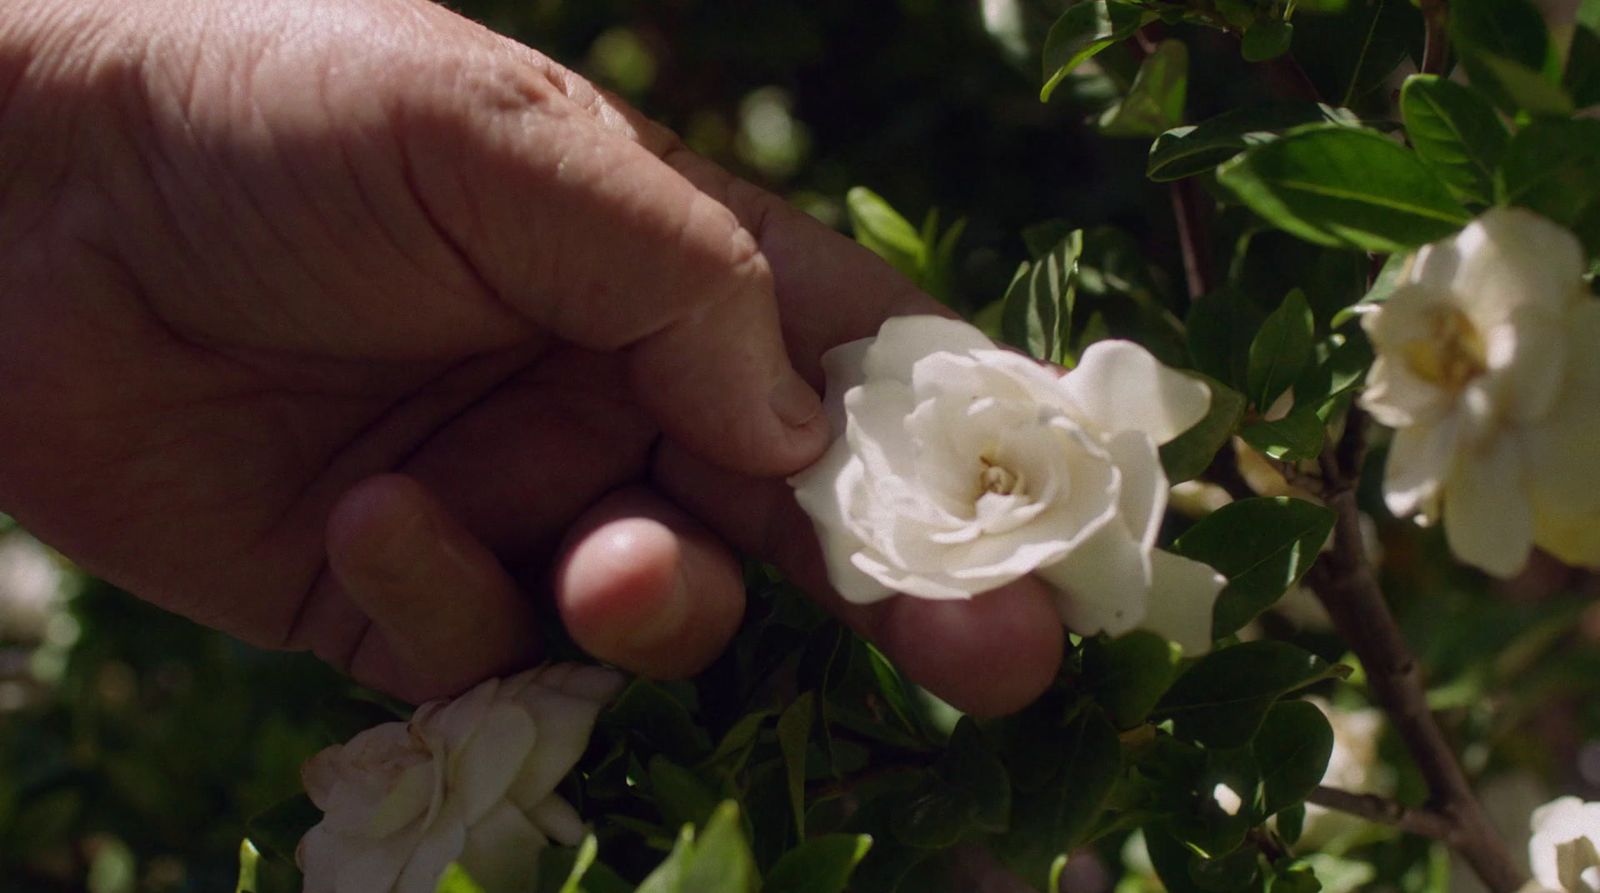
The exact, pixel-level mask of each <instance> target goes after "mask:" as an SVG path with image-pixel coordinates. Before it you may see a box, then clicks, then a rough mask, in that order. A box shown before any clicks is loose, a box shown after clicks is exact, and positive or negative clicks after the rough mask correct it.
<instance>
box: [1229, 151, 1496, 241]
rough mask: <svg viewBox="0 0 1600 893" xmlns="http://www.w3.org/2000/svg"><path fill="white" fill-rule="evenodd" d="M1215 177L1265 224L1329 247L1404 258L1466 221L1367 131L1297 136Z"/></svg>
mask: <svg viewBox="0 0 1600 893" xmlns="http://www.w3.org/2000/svg"><path fill="white" fill-rule="evenodd" d="M1217 176H1218V179H1219V181H1220V182H1221V183H1222V184H1223V185H1224V186H1226V187H1227V188H1228V189H1229V190H1230V191H1231V192H1233V194H1234V195H1236V196H1237V197H1238V198H1239V199H1240V201H1242V202H1244V203H1245V204H1246V205H1248V206H1249V207H1250V209H1251V210H1252V211H1255V212H1256V213H1257V214H1259V215H1261V216H1262V217H1263V218H1265V219H1266V220H1267V221H1268V222H1269V223H1272V224H1273V225H1275V226H1278V227H1280V228H1281V229H1284V230H1286V231H1288V232H1290V233H1293V234H1294V235H1297V236H1299V237H1301V238H1303V239H1306V240H1308V241H1311V242H1316V243H1318V244H1322V245H1330V246H1333V247H1348V248H1357V249H1360V250H1363V251H1384V252H1392V251H1405V250H1407V249H1409V248H1414V247H1416V246H1418V245H1422V244H1424V243H1427V242H1431V241H1434V240H1436V239H1440V238H1443V237H1444V236H1447V235H1450V234H1451V233H1453V232H1455V231H1456V230H1457V229H1459V228H1460V227H1461V226H1462V225H1464V224H1465V223H1466V222H1467V220H1468V219H1469V215H1468V214H1467V212H1466V209H1465V208H1463V207H1462V206H1461V203H1460V202H1458V201H1456V199H1455V198H1453V197H1452V196H1451V195H1450V191H1449V190H1448V189H1446V188H1445V186H1444V184H1443V183H1442V182H1441V181H1440V180H1439V178H1438V177H1437V176H1435V175H1434V173H1433V172H1432V171H1431V170H1429V169H1428V168H1427V167H1426V166H1425V165H1423V163H1422V162H1421V160H1419V159H1418V158H1417V156H1416V155H1415V154H1414V153H1412V152H1411V151H1409V150H1407V149H1406V148H1405V147H1403V146H1401V145H1399V144H1397V143H1395V142H1393V141H1391V140H1390V139H1388V138H1387V137H1385V136H1383V135H1382V134H1379V133H1376V132H1373V131H1369V130H1359V129H1355V128H1349V127H1331V126H1313V127H1309V128H1303V129H1300V130H1297V131H1294V132H1292V133H1288V134H1285V135H1284V136H1283V137H1282V138H1281V139H1278V140H1276V141H1274V142H1270V143H1266V144H1264V145H1260V146H1256V147H1254V148H1252V149H1251V150H1250V151H1248V152H1246V153H1245V154H1243V155H1241V156H1239V157H1238V158H1235V159H1234V160H1232V161H1230V162H1228V163H1227V164H1225V165H1223V166H1222V167H1221V168H1219V169H1218V171H1217Z"/></svg>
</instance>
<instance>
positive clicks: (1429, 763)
mask: <svg viewBox="0 0 1600 893" xmlns="http://www.w3.org/2000/svg"><path fill="white" fill-rule="evenodd" d="M1364 429H1365V415H1364V414H1363V413H1361V412H1360V410H1351V412H1350V416H1349V421H1348V422H1347V423H1346V424H1345V432H1344V436H1343V437H1342V438H1341V439H1340V442H1339V443H1338V444H1337V445H1334V446H1332V447H1331V448H1330V449H1328V450H1324V451H1323V454H1322V456H1321V458H1320V459H1319V462H1320V464H1321V466H1322V478H1323V493H1322V496H1323V499H1324V500H1325V502H1326V503H1327V505H1328V507H1329V508H1331V509H1333V511H1334V512H1335V516H1336V517H1335V522H1334V533H1333V548H1332V550H1331V551H1329V552H1328V553H1327V554H1325V555H1324V556H1323V557H1322V559H1321V560H1320V561H1318V562H1317V564H1316V565H1315V566H1313V567H1312V569H1311V573H1310V574H1308V575H1307V577H1306V579H1307V581H1308V583H1309V584H1310V585H1311V588H1312V590H1313V591H1314V592H1316V594H1317V597H1318V598H1319V599H1320V600H1321V601H1322V604H1323V606H1324V607H1326V608H1327V610H1328V614H1329V616H1331V617H1332V618H1333V622H1334V625H1335V626H1336V627H1337V628H1338V630H1339V634H1340V635H1341V636H1342V637H1343V638H1344V640H1345V641H1346V642H1347V643H1349V645H1350V647H1351V648H1352V649H1353V650H1354V651H1355V653H1356V656H1357V657H1359V658H1360V659H1361V663H1362V666H1363V667H1364V668H1365V669H1366V672H1367V679H1368V684H1369V685H1370V687H1371V689H1372V693H1373V697H1374V699H1375V700H1376V701H1377V702H1378V706H1379V707H1382V708H1383V710H1384V712H1385V713H1386V714H1388V717H1389V720H1390V722H1392V723H1393V724H1394V727H1395V731H1397V732H1398V733H1399V735H1400V738H1401V740H1402V741H1404V742H1405V745H1406V750H1407V751H1409V752H1410V754H1411V758H1412V759H1413V760H1414V761H1416V764H1417V768H1418V770H1420V771H1421V773H1422V776H1423V778H1424V780H1426V781H1427V783H1428V790H1429V792H1430V793H1431V795H1432V797H1431V800H1432V804H1431V805H1432V807H1433V811H1434V812H1435V813H1437V814H1438V815H1439V816H1441V817H1442V818H1443V819H1444V820H1445V821H1447V822H1448V823H1449V824H1450V833H1449V834H1448V836H1446V837H1445V838H1444V839H1445V840H1447V841H1449V843H1450V845H1451V846H1452V847H1453V848H1454V849H1455V850H1456V851H1457V852H1458V853H1460V854H1461V856H1462V857H1463V858H1464V859H1466V860H1467V862H1468V864H1470V865H1471V866H1472V869H1473V871H1475V872H1476V873H1477V875H1478V877H1480V878H1481V879H1482V880H1483V882H1484V884H1485V885H1486V886H1488V888H1489V889H1490V890H1491V891H1493V893H1513V891H1515V890H1516V889H1517V888H1518V887H1520V886H1521V885H1522V882H1523V881H1524V880H1525V878H1524V877H1523V875H1522V873H1521V872H1520V871H1519V870H1518V869H1517V866H1516V863H1515V862H1514V861H1512V859H1511V854H1510V852H1509V851H1508V850H1507V848H1506V845H1505V842H1504V841H1502V840H1501V839H1500V837H1499V836H1498V835H1497V834H1496V833H1495V831H1494V829H1493V827H1492V826H1490V824H1489V820H1488V818H1487V817H1486V816H1485V815H1484V812H1483V808H1482V807H1481V806H1480V805H1479V804H1478V801H1477V798H1476V797H1474V796H1473V793H1472V788H1471V786H1470V785H1468V783H1467V777H1466V773H1465V772H1463V771H1462V769H1461V763H1460V762H1459V761H1457V759H1456V756H1455V751H1454V749H1453V748H1452V747H1451V745H1450V742H1449V741H1448V740H1446V739H1445V736H1444V732H1443V731H1442V730H1441V729H1440V728H1439V725H1438V723H1437V722H1435V721H1434V717H1433V713H1432V712H1431V711H1430V710H1429V709H1428V702H1427V696H1426V693H1425V692H1426V688H1425V687H1424V684H1423V678H1422V670H1421V668H1420V667H1419V666H1418V665H1417V660H1416V658H1415V657H1413V656H1412V654H1411V649H1410V648H1409V647H1408V646H1407V645H1406V641H1405V638H1404V637H1403V636H1402V635H1401V634H1400V627H1399V625H1398V624H1397V623H1396V622H1395V619H1394V615H1393V614H1391V613H1390V612H1389V606H1388V602H1387V601H1386V600H1385V598H1384V595H1383V590H1382V588H1380V587H1379V585H1378V581H1377V578H1376V577H1375V576H1374V575H1373V571H1372V565H1371V563H1370V562H1369V561H1368V559H1367V554H1366V547H1365V546H1364V545H1363V543H1362V538H1361V513H1360V510H1359V509H1358V508H1357V506H1356V493H1355V482H1356V480H1357V478H1358V476H1359V473H1360V468H1361V460H1362V457H1363V449H1364V447H1363V444H1364V443H1365V437H1364V436H1363V435H1364Z"/></svg>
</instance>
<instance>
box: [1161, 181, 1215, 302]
mask: <svg viewBox="0 0 1600 893" xmlns="http://www.w3.org/2000/svg"><path fill="white" fill-rule="evenodd" d="M1204 200H1205V198H1204V196H1202V195H1201V194H1200V188H1199V186H1198V185H1197V184H1196V182H1195V179H1194V178H1193V177H1186V178H1184V179H1182V180H1174V181H1173V183H1172V216H1173V218H1174V219H1176V220H1177V222H1178V244H1179V246H1180V247H1181V248H1182V251H1183V278H1184V282H1185V283H1186V284H1187V285H1188V287H1189V300H1190V301H1198V300H1200V296H1201V295H1204V294H1208V293H1210V292H1211V290H1212V288H1213V287H1214V283H1215V280H1214V279H1213V278H1212V270H1211V236H1210V232H1209V231H1208V230H1207V229H1206V225H1205V216H1204V212H1203V210H1202V205H1201V203H1202V202H1203V201H1204Z"/></svg>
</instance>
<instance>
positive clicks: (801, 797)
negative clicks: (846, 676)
mask: <svg viewBox="0 0 1600 893" xmlns="http://www.w3.org/2000/svg"><path fill="white" fill-rule="evenodd" d="M815 702H816V695H815V694H814V693H812V692H809V691H808V692H806V693H804V694H802V695H800V697H798V698H795V699H794V703H792V704H790V705H789V706H788V708H786V709H785V710H784V711H783V715H782V716H780V717H778V747H779V748H780V749H781V750H782V751H783V768H784V777H785V779H786V780H787V781H788V788H789V808H790V809H792V810H793V811H794V827H795V834H796V836H798V837H799V838H800V839H802V840H804V839H805V836H806V746H807V744H808V742H809V741H810V740H811V720H812V715H813V714H814V713H815V712H816V704H815Z"/></svg>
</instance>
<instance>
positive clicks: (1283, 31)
mask: <svg viewBox="0 0 1600 893" xmlns="http://www.w3.org/2000/svg"><path fill="white" fill-rule="evenodd" d="M1293 40H1294V25H1292V24H1290V23H1288V22H1285V21H1280V20H1278V19H1257V20H1256V23H1255V24H1253V25H1251V26H1250V28H1249V30H1247V31H1245V32H1244V39H1243V40H1241V41H1239V53H1240V55H1242V56H1244V58H1245V61H1246V62H1265V61H1267V60H1268V59H1276V58H1278V57H1279V56H1281V55H1283V54H1284V53H1287V52H1289V44H1290V43H1291V42H1292V41H1293Z"/></svg>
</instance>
